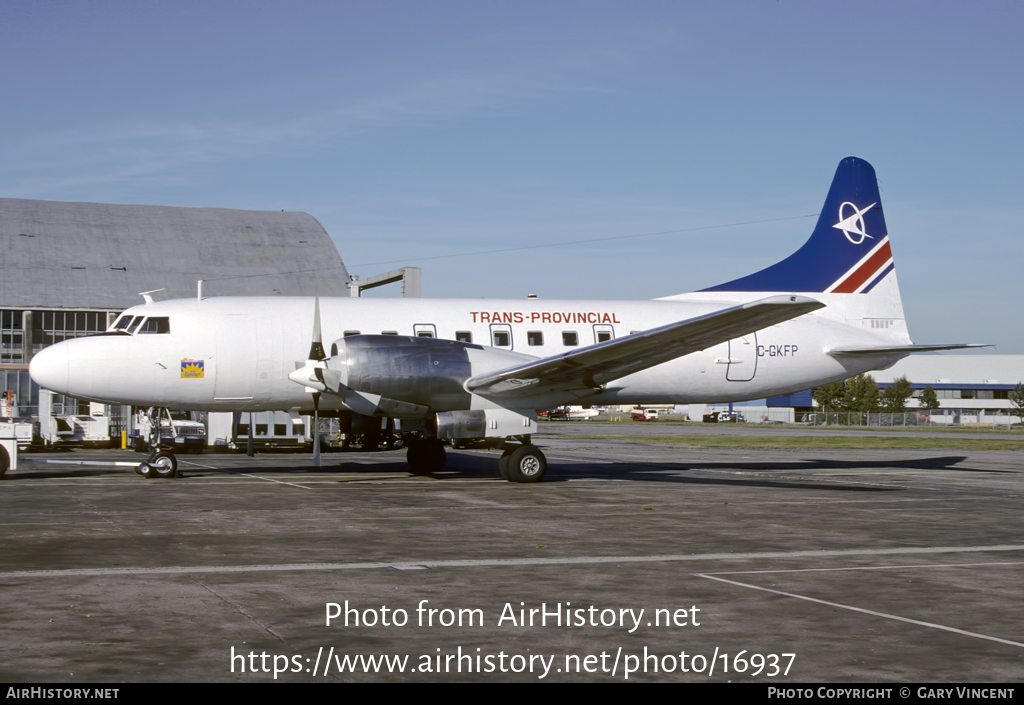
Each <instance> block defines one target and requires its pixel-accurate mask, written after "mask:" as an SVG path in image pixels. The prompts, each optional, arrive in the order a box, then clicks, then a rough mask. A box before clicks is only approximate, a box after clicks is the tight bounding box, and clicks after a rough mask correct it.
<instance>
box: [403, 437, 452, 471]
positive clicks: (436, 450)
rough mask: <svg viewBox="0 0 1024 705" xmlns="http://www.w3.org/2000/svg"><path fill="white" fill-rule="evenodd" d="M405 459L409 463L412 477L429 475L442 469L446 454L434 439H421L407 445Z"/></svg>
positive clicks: (439, 443) (446, 457) (439, 442)
mask: <svg viewBox="0 0 1024 705" xmlns="http://www.w3.org/2000/svg"><path fill="white" fill-rule="evenodd" d="M405 459H406V461H407V462H408V463H409V471H410V472H412V474H414V475H429V474H430V473H432V472H437V471H438V470H440V469H441V468H443V467H444V464H445V461H446V460H447V459H448V454H447V453H446V452H445V450H444V446H443V445H441V441H439V440H438V439H436V438H423V439H420V440H418V441H416V442H414V443H410V444H409V450H408V451H406V454H405Z"/></svg>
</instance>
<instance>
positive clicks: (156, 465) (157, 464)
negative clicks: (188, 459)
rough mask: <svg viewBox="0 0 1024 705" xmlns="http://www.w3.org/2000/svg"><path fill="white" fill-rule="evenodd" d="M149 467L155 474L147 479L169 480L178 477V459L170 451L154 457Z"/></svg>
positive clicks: (161, 452)
mask: <svg viewBox="0 0 1024 705" xmlns="http://www.w3.org/2000/svg"><path fill="white" fill-rule="evenodd" d="M149 467H150V468H151V472H152V473H153V474H152V475H147V476H146V477H161V478H164V479H168V480H169V479H172V478H175V477H177V476H178V459H177V458H175V457H174V453H170V452H168V451H160V452H159V453H157V454H156V455H155V456H153V459H152V460H151V461H149Z"/></svg>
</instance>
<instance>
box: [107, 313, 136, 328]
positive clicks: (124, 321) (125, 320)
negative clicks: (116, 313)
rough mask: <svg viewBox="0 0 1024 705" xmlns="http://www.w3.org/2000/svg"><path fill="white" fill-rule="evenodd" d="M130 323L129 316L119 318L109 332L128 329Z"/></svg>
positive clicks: (130, 318)
mask: <svg viewBox="0 0 1024 705" xmlns="http://www.w3.org/2000/svg"><path fill="white" fill-rule="evenodd" d="M131 322H132V317H131V316H121V318H120V319H118V321H117V323H115V324H114V327H113V328H111V329H110V330H124V329H125V328H127V327H128V324H129V323H131Z"/></svg>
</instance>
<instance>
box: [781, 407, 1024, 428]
mask: <svg viewBox="0 0 1024 705" xmlns="http://www.w3.org/2000/svg"><path fill="white" fill-rule="evenodd" d="M797 423H805V424H809V425H811V426H872V427H911V428H912V427H917V426H932V427H950V426H959V427H964V426H978V427H989V428H999V427H1002V428H1011V427H1012V426H1013V425H1015V424H1016V425H1020V423H1021V418H1020V417H1019V416H1015V415H1012V414H1009V413H1006V412H994V411H985V410H982V409H935V410H932V411H930V412H929V411H907V412H905V413H899V414H892V413H874V412H870V413H868V412H857V411H808V412H804V413H802V414H797Z"/></svg>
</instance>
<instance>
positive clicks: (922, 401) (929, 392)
mask: <svg viewBox="0 0 1024 705" xmlns="http://www.w3.org/2000/svg"><path fill="white" fill-rule="evenodd" d="M917 403H918V406H920V407H921V408H922V409H926V410H928V411H931V410H932V409H938V408H939V396H938V395H937V394H936V393H935V390H934V389H932V388H931V387H930V386H928V387H925V388H924V389H922V390H921V396H919V397H918V398H917Z"/></svg>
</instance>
